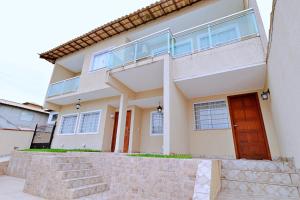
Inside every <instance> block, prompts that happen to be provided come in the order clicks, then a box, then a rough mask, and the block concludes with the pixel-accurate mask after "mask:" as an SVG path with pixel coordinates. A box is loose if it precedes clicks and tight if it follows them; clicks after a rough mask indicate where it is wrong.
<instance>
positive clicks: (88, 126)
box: [78, 111, 101, 133]
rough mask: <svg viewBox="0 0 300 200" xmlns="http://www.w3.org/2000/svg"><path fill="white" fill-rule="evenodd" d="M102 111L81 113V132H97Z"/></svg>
mask: <svg viewBox="0 0 300 200" xmlns="http://www.w3.org/2000/svg"><path fill="white" fill-rule="evenodd" d="M100 115H101V112H100V111H93V112H86V113H82V114H81V115H80V123H79V131H78V132H79V133H97V132H98V128H99V123H100Z"/></svg>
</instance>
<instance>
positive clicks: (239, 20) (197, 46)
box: [172, 9, 258, 57]
mask: <svg viewBox="0 0 300 200" xmlns="http://www.w3.org/2000/svg"><path fill="white" fill-rule="evenodd" d="M256 35H258V28H257V24H256V19H255V14H254V11H253V10H252V9H249V10H245V11H242V12H239V13H236V14H233V15H231V16H227V17H224V18H221V19H218V20H216V21H212V22H209V23H206V24H203V25H200V26H197V27H194V28H191V29H189V30H185V31H182V32H180V33H177V34H174V37H173V47H172V56H173V57H180V56H184V55H187V54H191V53H194V52H197V51H203V50H207V49H211V48H215V47H218V46H222V45H225V44H229V43H233V42H236V41H240V40H242V39H244V38H249V37H253V36H256Z"/></svg>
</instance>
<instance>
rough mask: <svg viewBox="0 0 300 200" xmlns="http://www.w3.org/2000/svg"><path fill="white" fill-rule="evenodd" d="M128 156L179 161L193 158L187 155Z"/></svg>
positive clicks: (143, 154) (147, 154)
mask: <svg viewBox="0 0 300 200" xmlns="http://www.w3.org/2000/svg"><path fill="white" fill-rule="evenodd" d="M128 156H133V157H146V158H177V159H191V158H192V156H191V155H186V154H174V155H162V154H150V153H142V154H128Z"/></svg>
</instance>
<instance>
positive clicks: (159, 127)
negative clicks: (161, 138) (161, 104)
mask: <svg viewBox="0 0 300 200" xmlns="http://www.w3.org/2000/svg"><path fill="white" fill-rule="evenodd" d="M150 117H151V121H150V126H151V127H150V129H151V130H150V135H162V134H163V132H164V120H163V119H164V114H163V113H162V112H156V111H155V112H151V116H150Z"/></svg>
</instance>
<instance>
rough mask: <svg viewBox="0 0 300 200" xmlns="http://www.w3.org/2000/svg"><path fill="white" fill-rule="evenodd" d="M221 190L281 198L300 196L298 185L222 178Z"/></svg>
mask: <svg viewBox="0 0 300 200" xmlns="http://www.w3.org/2000/svg"><path fill="white" fill-rule="evenodd" d="M221 191H222V192H232V193H239V194H245V195H264V196H271V197H281V198H290V197H294V198H299V192H298V189H297V187H296V186H283V185H273V184H264V183H250V182H243V181H229V180H222V181H221Z"/></svg>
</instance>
